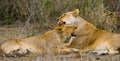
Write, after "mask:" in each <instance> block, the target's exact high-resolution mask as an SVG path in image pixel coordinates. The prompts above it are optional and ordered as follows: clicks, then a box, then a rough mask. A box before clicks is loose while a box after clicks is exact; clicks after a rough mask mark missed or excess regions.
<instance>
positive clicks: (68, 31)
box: [55, 25, 77, 41]
mask: <svg viewBox="0 0 120 61" xmlns="http://www.w3.org/2000/svg"><path fill="white" fill-rule="evenodd" d="M55 29H56V30H57V32H58V33H59V34H60V35H61V37H63V38H62V40H63V41H65V40H69V39H70V38H71V37H75V36H76V35H75V34H73V33H74V31H75V30H76V29H77V27H75V26H66V25H60V26H58V27H56V28H55Z"/></svg>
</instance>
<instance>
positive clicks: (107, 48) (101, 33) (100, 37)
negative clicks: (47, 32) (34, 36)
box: [58, 9, 120, 54]
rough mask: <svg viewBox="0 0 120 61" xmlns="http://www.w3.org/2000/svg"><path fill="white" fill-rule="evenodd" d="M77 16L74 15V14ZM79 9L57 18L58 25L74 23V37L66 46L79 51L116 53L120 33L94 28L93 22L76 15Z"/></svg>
mask: <svg viewBox="0 0 120 61" xmlns="http://www.w3.org/2000/svg"><path fill="white" fill-rule="evenodd" d="M75 14H76V15H77V16H76V15H75ZM78 14H79V10H78V9H75V10H73V11H70V12H67V13H64V14H63V15H62V16H60V17H59V18H58V19H59V21H58V23H59V25H68V26H69V25H74V26H76V27H77V29H76V30H75V34H76V35H77V36H76V38H72V39H71V40H70V43H69V45H68V47H70V48H77V49H80V51H81V52H87V51H96V52H98V54H101V53H109V54H115V53H118V51H117V49H118V48H120V34H115V33H111V32H108V31H105V30H101V29H98V28H96V27H95V26H94V25H93V24H91V23H89V22H87V21H85V20H84V19H83V18H81V17H80V16H78Z"/></svg>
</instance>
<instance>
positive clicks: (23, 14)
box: [0, 0, 120, 61]
mask: <svg viewBox="0 0 120 61" xmlns="http://www.w3.org/2000/svg"><path fill="white" fill-rule="evenodd" d="M75 8H78V9H79V10H80V14H79V15H80V16H81V17H83V18H84V19H86V20H88V21H89V22H91V23H93V24H94V25H96V26H97V27H98V28H101V29H105V30H107V31H110V32H116V33H120V0H0V44H1V43H3V42H4V41H7V40H11V39H16V38H25V37H29V36H33V35H38V34H41V33H44V32H46V31H48V30H50V29H53V28H54V27H55V26H56V25H57V21H56V18H57V17H59V16H60V15H61V14H62V13H64V12H67V11H70V10H73V9H75ZM87 55H88V56H87ZM87 55H84V54H83V56H82V57H81V56H80V57H79V55H77V54H68V55H53V54H52V55H38V56H34V55H33V56H34V57H33V56H32V58H31V57H21V58H19V60H20V61H40V60H43V61H79V60H81V61H95V60H100V61H113V60H114V61H119V59H120V58H119V57H120V55H110V56H109V55H107V56H95V55H89V54H87ZM16 59H18V58H7V57H0V60H3V61H4V60H8V61H10V60H11V61H13V60H14V61H16Z"/></svg>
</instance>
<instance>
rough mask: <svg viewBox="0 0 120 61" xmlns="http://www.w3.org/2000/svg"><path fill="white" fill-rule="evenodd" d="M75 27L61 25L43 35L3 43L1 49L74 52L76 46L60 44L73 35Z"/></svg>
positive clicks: (20, 51)
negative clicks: (69, 46)
mask: <svg viewBox="0 0 120 61" xmlns="http://www.w3.org/2000/svg"><path fill="white" fill-rule="evenodd" d="M75 29H76V27H75V26H65V25H61V26H58V27H56V28H55V29H53V30H51V31H48V32H46V33H44V34H43V35H38V36H33V37H29V38H24V39H20V40H13V41H7V42H5V43H3V44H2V45H1V50H2V51H3V52H4V53H6V54H13V53H14V52H15V51H18V50H19V53H20V54H23V53H27V51H29V52H32V53H43V52H45V51H46V50H49V51H52V52H55V53H59V52H60V53H69V52H72V51H73V50H74V48H69V49H67V48H65V47H64V46H63V47H62V48H60V45H61V44H62V42H63V41H64V40H67V39H69V38H70V37H71V33H72V32H73V31H74V30H75ZM47 52H48V51H47Z"/></svg>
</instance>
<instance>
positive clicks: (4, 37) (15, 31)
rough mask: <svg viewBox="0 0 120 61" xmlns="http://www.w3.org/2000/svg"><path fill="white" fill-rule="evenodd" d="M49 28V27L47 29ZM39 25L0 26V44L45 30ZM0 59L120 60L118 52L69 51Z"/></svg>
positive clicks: (38, 60)
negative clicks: (83, 52) (28, 26)
mask: <svg viewBox="0 0 120 61" xmlns="http://www.w3.org/2000/svg"><path fill="white" fill-rule="evenodd" d="M47 30H49V29H47ZM47 30H46V29H40V28H39V27H33V28H29V29H23V27H13V26H12V27H8V26H4V27H0V44H2V43H3V42H5V41H8V40H12V39H16V38H26V37H29V36H33V35H38V34H42V33H44V32H46V31H47ZM0 61H120V54H116V55H101V56H99V55H94V54H88V53H86V54H80V53H70V54H66V55H62V54H46V55H45V54H42V55H39V54H29V55H27V56H21V57H6V56H0Z"/></svg>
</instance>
